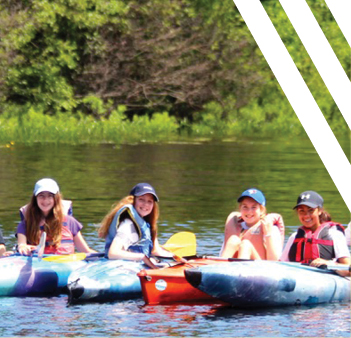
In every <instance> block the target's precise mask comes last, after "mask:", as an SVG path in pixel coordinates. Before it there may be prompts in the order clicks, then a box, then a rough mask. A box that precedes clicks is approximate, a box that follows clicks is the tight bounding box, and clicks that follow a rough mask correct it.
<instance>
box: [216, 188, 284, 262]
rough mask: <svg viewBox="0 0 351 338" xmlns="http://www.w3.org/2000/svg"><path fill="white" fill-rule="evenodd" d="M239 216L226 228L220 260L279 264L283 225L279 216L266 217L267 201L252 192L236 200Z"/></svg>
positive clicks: (253, 190) (229, 219)
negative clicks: (254, 260)
mask: <svg viewBox="0 0 351 338" xmlns="http://www.w3.org/2000/svg"><path fill="white" fill-rule="evenodd" d="M238 202H239V212H237V211H234V212H232V213H231V214H230V215H229V216H228V218H227V220H226V224H225V237H224V243H223V246H222V249H221V253H220V256H221V257H225V258H232V257H238V258H244V259H256V260H260V259H265V260H274V261H275V260H278V259H279V257H280V255H281V252H282V247H283V243H284V222H283V219H282V217H281V216H280V215H279V214H268V215H267V214H266V207H265V205H266V199H265V197H264V195H263V193H262V192H261V191H260V190H258V189H255V188H251V189H248V190H245V191H244V192H243V193H242V194H241V196H240V197H239V198H238Z"/></svg>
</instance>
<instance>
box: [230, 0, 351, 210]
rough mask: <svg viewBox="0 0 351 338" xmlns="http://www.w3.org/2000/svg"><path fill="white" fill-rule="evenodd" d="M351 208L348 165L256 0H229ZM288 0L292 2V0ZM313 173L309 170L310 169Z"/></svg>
mask: <svg viewBox="0 0 351 338" xmlns="http://www.w3.org/2000/svg"><path fill="white" fill-rule="evenodd" d="M233 1H234V3H235V4H236V6H237V8H238V10H239V11H240V14H241V15H242V17H243V19H244V20H245V22H246V24H247V26H248V28H249V30H250V31H251V34H252V35H253V37H254V38H255V40H256V42H257V44H258V46H259V48H260V49H261V51H262V53H263V55H264V56H265V58H266V60H267V62H268V64H269V66H270V67H271V69H272V71H273V73H274V75H275V76H276V78H277V80H278V82H279V84H280V86H281V87H282V89H283V91H284V93H285V95H286V96H287V98H288V100H289V102H290V104H291V106H292V107H293V109H294V111H295V113H296V114H297V116H298V118H299V120H300V122H301V124H302V125H303V127H304V128H305V131H306V133H307V135H308V136H309V138H310V140H311V142H312V144H313V145H314V147H315V149H316V150H317V152H318V154H319V156H320V158H321V160H322V162H323V163H324V165H325V167H326V169H327V170H328V172H329V174H330V176H331V178H332V180H333V181H334V183H335V185H336V187H337V189H338V190H339V192H340V194H341V196H342V198H343V199H344V201H345V203H346V205H347V206H348V208H349V210H350V211H351V179H350V178H351V165H350V162H349V161H348V159H347V157H346V156H345V154H344V152H343V150H342V149H341V147H340V145H339V143H338V141H337V139H336V138H335V135H334V134H333V132H332V131H331V129H330V127H329V125H328V123H327V121H326V120H325V118H324V116H323V114H322V112H321V111H320V109H319V107H318V105H317V103H316V102H315V100H314V98H313V96H312V94H311V93H310V91H309V89H308V87H307V85H306V83H305V82H304V80H303V78H302V77H301V75H300V73H299V71H298V69H297V68H296V66H295V64H294V62H293V60H292V59H291V57H290V55H289V53H288V51H287V49H286V48H285V46H284V44H283V42H282V40H281V39H280V37H279V35H278V33H277V31H276V30H275V28H274V26H273V24H272V22H271V20H270V19H269V17H268V15H267V13H266V12H265V10H264V8H263V6H262V4H261V3H260V1H259V0H233ZM292 2H295V0H294V1H292ZM310 174H311V175H313V173H310Z"/></svg>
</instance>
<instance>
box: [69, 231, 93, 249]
mask: <svg viewBox="0 0 351 338" xmlns="http://www.w3.org/2000/svg"><path fill="white" fill-rule="evenodd" d="M73 241H74V246H75V247H76V249H77V250H78V251H79V252H87V253H89V252H96V251H95V250H93V249H90V248H89V245H88V244H87V242H86V241H85V239H84V237H83V235H82V233H81V232H80V231H79V232H78V233H77V234H76V235H75V236H74V237H73Z"/></svg>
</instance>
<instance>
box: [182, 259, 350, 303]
mask: <svg viewBox="0 0 351 338" xmlns="http://www.w3.org/2000/svg"><path fill="white" fill-rule="evenodd" d="M185 277H186V279H187V281H188V282H189V283H190V284H191V285H192V286H194V287H196V288H198V289H199V290H201V291H203V292H205V293H206V294H208V295H210V296H212V297H214V298H217V299H219V300H222V301H224V302H226V303H229V304H231V306H232V307H236V308H257V307H275V306H288V305H314V304H322V303H333V302H349V301H350V279H349V278H345V277H341V276H339V275H337V274H335V273H334V272H333V271H329V270H322V269H319V268H314V267H310V266H304V265H301V264H298V263H290V262H272V261H236V262H228V263H226V264H218V265H217V264H215V265H207V266H201V267H198V268H189V269H186V270H185Z"/></svg>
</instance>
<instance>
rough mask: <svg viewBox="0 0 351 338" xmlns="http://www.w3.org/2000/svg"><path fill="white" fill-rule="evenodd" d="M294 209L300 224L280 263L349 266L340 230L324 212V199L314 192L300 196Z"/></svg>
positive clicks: (347, 254)
mask: <svg viewBox="0 0 351 338" xmlns="http://www.w3.org/2000/svg"><path fill="white" fill-rule="evenodd" d="M294 209H295V210H296V212H297V215H298V217H299V220H300V222H301V224H302V226H301V227H299V228H298V230H297V232H295V233H293V234H292V235H291V236H290V238H289V239H288V242H287V243H286V246H285V248H284V251H283V254H282V257H281V258H280V260H281V261H291V262H301V263H307V264H310V265H312V266H320V265H324V264H328V263H332V262H333V261H334V260H336V261H337V262H338V263H341V264H348V265H349V264H350V252H349V249H348V247H347V242H346V237H345V234H344V229H343V227H342V226H341V225H340V224H338V223H334V222H332V221H331V217H330V215H329V214H328V213H327V212H326V211H325V210H324V209H323V198H322V196H321V195H319V194H318V193H316V192H315V191H312V190H309V191H305V192H303V193H302V194H300V195H299V197H298V199H297V204H296V205H295V207H294Z"/></svg>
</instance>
